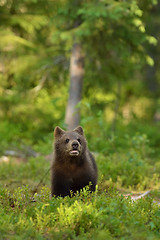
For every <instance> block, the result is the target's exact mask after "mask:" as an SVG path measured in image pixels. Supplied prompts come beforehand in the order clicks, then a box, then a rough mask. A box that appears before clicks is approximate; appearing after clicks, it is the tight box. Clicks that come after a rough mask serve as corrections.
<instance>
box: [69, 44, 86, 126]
mask: <svg viewBox="0 0 160 240" xmlns="http://www.w3.org/2000/svg"><path fill="white" fill-rule="evenodd" d="M83 76H84V55H83V52H82V48H81V45H80V44H79V43H74V44H73V48H72V54H71V59H70V89H69V99H68V104H67V108H66V116H65V123H66V125H67V130H73V129H74V128H75V127H77V126H78V125H79V122H80V107H79V106H77V104H78V103H79V102H80V101H81V98H82V87H83Z"/></svg>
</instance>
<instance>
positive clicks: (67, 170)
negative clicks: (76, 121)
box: [51, 126, 97, 197]
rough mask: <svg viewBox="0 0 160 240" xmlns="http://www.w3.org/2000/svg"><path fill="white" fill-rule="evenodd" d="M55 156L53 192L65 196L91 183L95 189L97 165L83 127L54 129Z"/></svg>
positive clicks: (52, 172)
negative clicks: (68, 129) (71, 129)
mask: <svg viewBox="0 0 160 240" xmlns="http://www.w3.org/2000/svg"><path fill="white" fill-rule="evenodd" d="M54 137H55V140H54V157H53V163H52V167H51V194H52V196H53V195H55V196H62V197H65V196H67V195H70V194H71V192H73V193H76V192H77V191H80V190H81V189H83V187H85V186H87V185H90V190H91V191H95V187H96V183H97V166H96V163H95V160H94V158H93V156H92V154H91V153H90V152H89V150H88V147H87V142H86V138H85V136H84V133H83V129H82V127H80V126H79V127H77V128H76V129H74V130H73V131H64V130H62V129H61V128H60V127H56V128H55V130H54Z"/></svg>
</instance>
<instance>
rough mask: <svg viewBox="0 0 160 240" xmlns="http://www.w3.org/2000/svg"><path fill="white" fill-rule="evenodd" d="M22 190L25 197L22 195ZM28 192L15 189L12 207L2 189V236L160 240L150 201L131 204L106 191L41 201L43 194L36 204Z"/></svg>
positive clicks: (155, 206) (157, 216)
mask: <svg viewBox="0 0 160 240" xmlns="http://www.w3.org/2000/svg"><path fill="white" fill-rule="evenodd" d="M23 191H25V195H22V194H23ZM28 191H29V189H27V188H23V189H20V188H19V189H16V190H15V193H14V194H13V196H12V195H10V198H12V199H14V198H15V197H16V201H15V205H14V206H13V205H11V202H10V201H4V199H6V196H7V195H8V196H9V192H8V191H6V190H3V191H2V190H1V193H0V194H1V195H0V196H1V198H0V208H1V213H0V214H1V218H0V219H3V222H1V225H0V232H1V237H3V238H6V237H8V238H9V239H20V238H21V239H22V238H23V239H31V238H34V239H45V238H46V237H47V238H56V239H62V238H64V239H77V238H78V239H88V238H93V239H97V238H98V239H105V237H108V238H107V239H115V238H117V239H122V238H123V239H128V237H129V238H130V239H139V238H141V239H153V238H154V239H158V238H159V230H160V229H159V224H160V222H159V207H158V206H157V205H156V204H153V203H152V199H150V198H146V199H141V200H139V201H137V202H134V203H133V202H132V201H131V200H130V198H128V199H125V198H124V197H122V196H121V195H120V194H118V193H117V192H116V191H115V190H113V189H109V191H108V193H107V194H106V193H103V194H101V195H98V194H97V193H96V194H93V195H90V194H89V193H87V192H86V193H85V194H82V196H81V195H80V196H79V197H78V196H77V197H74V198H71V199H70V198H68V197H66V198H64V199H62V198H56V199H54V198H53V199H50V198H47V199H45V200H44V199H43V195H40V196H39V198H38V199H37V201H36V202H31V199H30V198H28V195H27V194H28ZM23 196H25V197H23ZM22 197H23V199H22ZM81 197H82V198H81ZM2 204H3V205H2ZM2 206H3V207H2ZM13 211H14V214H13ZM6 213H7V214H6ZM4 219H5V221H4ZM14 236H15V237H16V238H15V237H14Z"/></svg>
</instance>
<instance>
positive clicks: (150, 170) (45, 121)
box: [0, 0, 160, 239]
mask: <svg viewBox="0 0 160 240" xmlns="http://www.w3.org/2000/svg"><path fill="white" fill-rule="evenodd" d="M159 13H160V2H159V1H156V0H146V1H145V0H140V1H136V0H129V1H125V0H110V1H108V0H93V1H91V0H86V1H83V0H82V1H79V0H74V1H73V0H70V1H69V0H59V1H58V0H54V1H52V0H45V1H42V0H1V1H0V168H1V171H0V187H1V195H0V196H1V198H0V202H1V207H0V209H1V217H2V218H1V219H2V220H0V222H1V221H2V222H1V226H0V232H1V236H2V239H18V238H17V237H18V236H19V239H33V238H34V239H50V238H51V237H53V236H54V237H56V238H57V239H70V238H71V239H74V238H76V239H90V238H91V239H94V237H95V238H99V239H106V236H107V239H115V238H116V239H128V237H129V239H159V234H160V228H159V226H160V222H158V221H159V220H158V219H159V216H160V211H159V209H158V208H157V206H155V205H154V204H153V202H155V201H158V202H159V198H160V193H159V189H160V184H159V180H160V174H159V172H160V162H159V158H160V146H159V142H160V134H159V127H160V88H159V85H160V42H159V39H160V35H159V29H160V14H159ZM77 56H78V60H77V65H76V66H73V67H72V63H73V60H74V58H76V57H77ZM76 74H77V75H76ZM75 75H76V77H75ZM70 111H71V112H70ZM70 116H71V117H72V118H71V119H70V118H69V117H70ZM72 120H73V122H72ZM77 124H81V125H82V126H83V128H84V131H85V135H86V137H87V140H88V145H89V148H90V150H91V151H93V152H94V154H95V156H96V160H97V164H98V168H99V183H98V192H97V196H93V197H90V196H89V195H88V194H87V193H86V192H85V193H84V196H83V198H82V197H78V196H77V198H76V199H74V198H73V199H67V200H66V199H65V200H64V199H63V200H62V199H54V200H51V199H50V198H49V192H50V190H49V187H50V174H49V172H48V170H49V168H50V160H51V152H52V146H53V131H54V128H55V126H57V125H59V126H60V127H62V128H64V129H71V128H73V127H74V126H75V125H77ZM45 173H47V174H46V175H45ZM43 176H44V178H43ZM41 180H42V181H41ZM39 183H40V184H39ZM37 186H38V187H37ZM147 190H151V192H150V198H148V199H144V200H143V201H144V202H138V203H135V205H134V206H133V205H132V202H131V200H128V199H125V198H122V196H120V194H119V193H122V194H123V195H125V194H126V193H127V194H128V193H132V194H134V193H137V192H145V191H147ZM106 191H107V192H109V193H108V198H107V199H106V196H107V195H106ZM35 192H36V194H37V193H38V194H39V193H40V195H35V196H36V197H37V200H36V201H35V202H34V203H33V202H32V203H30V199H31V197H32V196H33V193H35ZM24 193H25V197H24ZM27 194H28V195H27ZM36 197H35V199H36ZM81 198H82V199H83V201H82V200H81ZM151 198H154V201H151ZM62 202H63V203H64V205H65V207H64V206H63V205H61V204H62ZM88 202H89V203H88ZM28 203H29V206H28ZM33 204H35V205H33ZM122 205H123V206H122ZM117 208H118V209H119V210H117ZM124 208H125V210H124ZM93 209H95V211H93ZM129 211H131V212H132V217H131V216H130V214H129ZM6 213H7V215H6ZM71 213H72V214H71ZM124 213H125V214H124ZM77 215H78V216H79V217H78V218H77ZM88 219H90V220H89V221H88ZM137 223H138V224H137ZM97 229H98V230H97ZM47 237H48V238H47ZM142 237H143V238H142Z"/></svg>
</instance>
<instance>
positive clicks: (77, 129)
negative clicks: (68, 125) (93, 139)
mask: <svg viewBox="0 0 160 240" xmlns="http://www.w3.org/2000/svg"><path fill="white" fill-rule="evenodd" d="M73 131H75V132H78V133H79V134H80V135H82V136H83V135H84V133H83V128H82V127H81V126H78V127H76V128H75V129H74V130H73Z"/></svg>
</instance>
